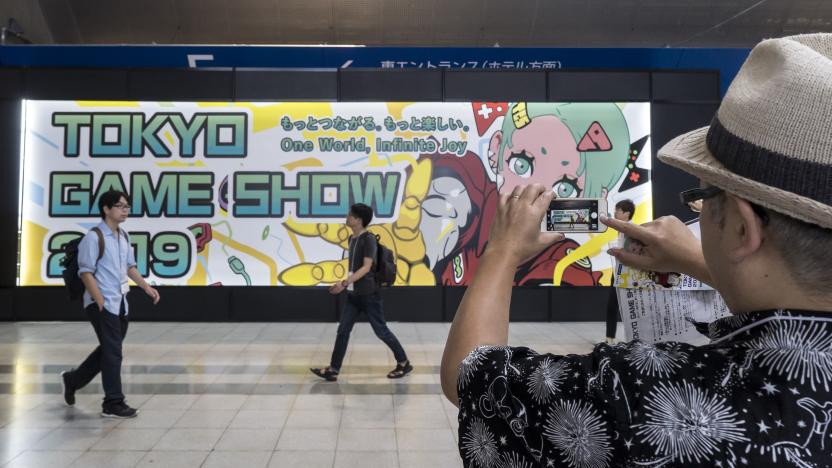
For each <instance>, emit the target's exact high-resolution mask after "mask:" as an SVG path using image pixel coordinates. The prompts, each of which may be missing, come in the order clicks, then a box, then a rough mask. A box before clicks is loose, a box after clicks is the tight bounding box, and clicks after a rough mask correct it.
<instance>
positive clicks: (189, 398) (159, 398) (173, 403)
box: [141, 395, 199, 411]
mask: <svg viewBox="0 0 832 468" xmlns="http://www.w3.org/2000/svg"><path fill="white" fill-rule="evenodd" d="M198 399H199V395H153V397H151V398H150V399H149V400H147V401H146V402H144V404H142V406H141V409H142V411H144V410H151V409H152V410H187V409H190V408H191V406H193V404H194V402H196V400H198Z"/></svg>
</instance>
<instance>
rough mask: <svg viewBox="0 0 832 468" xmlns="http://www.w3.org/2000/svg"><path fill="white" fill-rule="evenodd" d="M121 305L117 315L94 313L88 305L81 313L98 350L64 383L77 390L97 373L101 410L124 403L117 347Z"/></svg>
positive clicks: (122, 325) (122, 326)
mask: <svg viewBox="0 0 832 468" xmlns="http://www.w3.org/2000/svg"><path fill="white" fill-rule="evenodd" d="M124 301H125V300H124V299H122V301H121V305H120V309H121V310H119V314H118V315H115V314H111V313H110V312H109V311H108V310H107V309H104V310H98V305H97V304H94V303H93V304H90V306H89V307H87V308H86V310H85V312H86V313H87V317H88V318H89V320H90V323H91V324H92V328H93V329H94V330H95V335H96V336H97V337H98V347H97V348H95V350H94V351H93V352H92V353H90V355H89V356H87V359H85V360H84V362H82V363H81V365H80V366H78V368H77V369H75V370H74V371H72V372H70V373H69V378H68V383H69V384H70V385H71V386H72V388H74V389H75V390H78V389H80V388H83V387H85V386H86V385H87V384H88V383H90V381H92V379H93V378H95V376H96V375H98V373H99V372H101V383H102V385H103V386H104V403H103V404H102V406H103V407H104V408H109V407H111V406H113V405H115V404H118V403H121V402H123V401H124V393H122V392H121V359H122V355H121V345H122V343H123V342H124V337H125V336H127V325H128V320H127V315H126V313H125V310H124Z"/></svg>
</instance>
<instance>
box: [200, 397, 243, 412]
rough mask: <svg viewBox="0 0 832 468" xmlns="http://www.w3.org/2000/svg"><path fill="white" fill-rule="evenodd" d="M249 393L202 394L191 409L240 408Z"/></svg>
mask: <svg viewBox="0 0 832 468" xmlns="http://www.w3.org/2000/svg"><path fill="white" fill-rule="evenodd" d="M247 398H248V396H247V395H202V396H200V397H199V398H198V399H197V400H196V402H194V404H193V406H191V408H190V409H191V410H239V409H240V408H241V407H242V406H243V403H245V401H246V399H247Z"/></svg>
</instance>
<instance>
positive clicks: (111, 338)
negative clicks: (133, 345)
mask: <svg viewBox="0 0 832 468" xmlns="http://www.w3.org/2000/svg"><path fill="white" fill-rule="evenodd" d="M127 200H128V196H127V194H125V193H123V192H119V191H115V190H111V191H108V192H106V193H104V194H102V195H101V197H100V198H99V200H98V208H99V210H100V211H101V218H102V219H103V221H102V222H101V224H99V225H98V226H97V227H96V228H94V229H92V230H90V232H88V233H87V235H86V236H84V239H83V240H82V241H81V243H80V244H79V246H78V267H79V268H78V275H79V276H80V277H81V281H83V282H84V288H85V289H86V291H85V292H84V310H85V312H86V313H87V317H88V318H89V320H90V323H91V324H92V327H93V329H94V330H95V334H96V336H97V337H98V343H99V345H98V347H97V348H95V350H94V351H93V352H92V353H90V355H89V356H88V357H87V359H86V360H84V362H83V363H81V365H80V366H78V368H77V369H74V370H71V371H68V372H63V373H61V382H62V384H63V388H64V401H65V402H66V404H67V405H69V406H72V405H74V404H75V392H76V391H77V390H79V389H81V388H83V387H84V386H86V385H87V384H88V383H90V381H91V380H92V379H93V378H94V377H95V376H96V375H97V374H98V373H99V372H101V382H102V384H103V386H104V402H103V404H102V411H101V416H103V417H105V418H116V419H124V418H132V417H135V416H136V415H137V414H138V411H137V410H136V409H134V408H131V407H129V406H127V403H125V401H124V394H123V393H122V391H121V360H122V354H121V349H122V342H123V341H124V337H125V336H126V335H127V324H128V321H127V312H128V310H127V309H128V307H127V293H128V292H130V284H129V283H128V277H129V278H130V279H132V280H133V281H134V282H135V283H136V284H137V285H139V287H141V288H142V290H143V291H144V292H145V293H147V295H148V296H150V298H151V299H152V300H153V303H154V304H157V303H158V302H159V292H158V291H156V289H154V288H152V287H151V286H150V285H149V284H147V282H146V281H145V280H144V278H142V276H141V274H140V273H139V271H138V270H137V269H136V259H135V257H134V255H133V249H132V247H131V246H130V238H129V237H128V235H127V232H125V231H124V230H123V229H121V224H122V223H124V222H125V221H126V220H127V216H128V215H129V214H130V204H129V202H128V201H127ZM102 246H103V249H100V247H102Z"/></svg>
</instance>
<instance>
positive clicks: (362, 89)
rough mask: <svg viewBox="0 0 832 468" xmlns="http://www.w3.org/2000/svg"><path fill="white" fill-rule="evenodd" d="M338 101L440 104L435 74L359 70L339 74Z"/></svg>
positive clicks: (439, 81)
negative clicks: (430, 102) (429, 102)
mask: <svg viewBox="0 0 832 468" xmlns="http://www.w3.org/2000/svg"><path fill="white" fill-rule="evenodd" d="M338 87H339V92H338V99H339V100H341V101H441V100H442V72H441V71H439V70H361V69H344V70H341V71H340V73H339V85H338Z"/></svg>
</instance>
